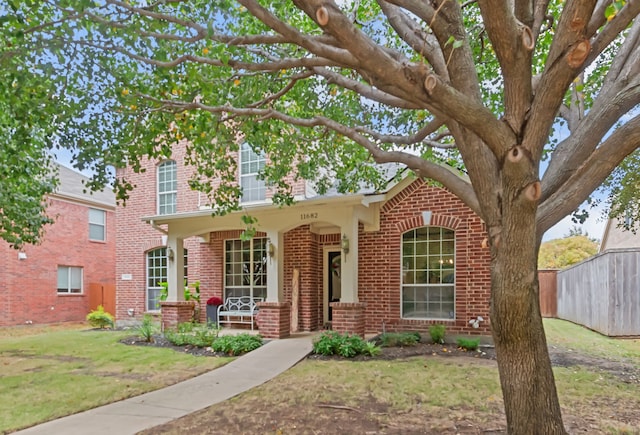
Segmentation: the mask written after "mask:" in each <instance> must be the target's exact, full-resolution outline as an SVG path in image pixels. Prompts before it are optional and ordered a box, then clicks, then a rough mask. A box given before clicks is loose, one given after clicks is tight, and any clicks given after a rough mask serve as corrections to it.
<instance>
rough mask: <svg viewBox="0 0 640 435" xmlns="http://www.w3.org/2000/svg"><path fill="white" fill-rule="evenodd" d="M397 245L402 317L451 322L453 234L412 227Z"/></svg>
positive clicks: (453, 317)
mask: <svg viewBox="0 0 640 435" xmlns="http://www.w3.org/2000/svg"><path fill="white" fill-rule="evenodd" d="M436 231H437V232H438V237H434V236H435V233H436ZM411 235H413V237H412V238H410V237H411ZM407 236H409V237H407ZM418 236H420V238H419V237H418ZM423 236H424V237H423ZM400 245H401V247H400V249H401V253H400V255H401V257H400V258H401V271H402V276H401V289H400V309H401V313H402V314H401V316H402V318H403V319H419V320H454V319H455V318H456V312H455V305H456V289H455V271H456V267H455V264H456V263H455V232H454V231H453V230H451V229H449V228H445V227H438V226H424V227H419V228H414V229H412V230H409V231H407V232H405V233H403V234H402V236H401V239H400ZM409 296H411V298H409ZM409 308H411V310H409Z"/></svg>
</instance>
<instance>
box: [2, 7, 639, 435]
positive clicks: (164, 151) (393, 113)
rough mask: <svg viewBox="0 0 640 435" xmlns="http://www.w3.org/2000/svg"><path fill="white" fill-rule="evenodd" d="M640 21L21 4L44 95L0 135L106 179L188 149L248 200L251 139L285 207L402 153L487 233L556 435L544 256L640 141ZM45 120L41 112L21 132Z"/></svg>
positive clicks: (521, 11)
mask: <svg viewBox="0 0 640 435" xmlns="http://www.w3.org/2000/svg"><path fill="white" fill-rule="evenodd" d="M639 12H640V1H637V0H633V1H625V0H586V1H583V0H568V1H550V0H529V1H521V0H516V1H514V2H508V1H497V0H478V1H473V0H472V1H465V2H460V1H453V0H434V1H429V2H425V1H416V0H377V1H374V0H343V1H339V2H333V1H331V0H293V1H291V2H278V1H276V2H274V1H265V0H238V1H237V2H236V1H231V0H218V1H214V2H211V1H202V0H158V1H153V0H152V1H138V0H122V1H121V0H101V1H97V0H96V1H93V0H48V1H46V2H38V1H34V0H27V1H22V2H19V1H17V0H9V1H6V2H5V3H4V6H3V7H2V9H0V23H1V24H0V29H1V30H0V32H1V34H0V36H2V37H3V38H2V42H0V44H1V45H0V59H1V64H0V66H1V67H2V68H3V70H5V69H6V72H3V80H4V79H6V80H13V79H15V78H16V77H18V76H21V75H22V74H24V78H25V80H28V82H27V83H25V84H23V85H22V84H20V83H19V82H18V83H19V85H20V86H19V87H18V89H20V90H21V94H22V95H25V94H28V95H32V88H33V90H34V91H35V93H33V96H32V98H36V102H37V103H39V104H35V105H34V104H29V103H27V105H26V106H22V107H16V110H19V111H20V113H22V115H21V116H18V117H15V116H12V117H10V119H8V121H7V120H6V119H5V121H4V122H5V124H7V123H8V127H7V126H6V125H5V124H3V126H2V128H3V129H4V130H3V137H4V136H9V137H10V141H15V140H18V141H21V140H25V141H26V143H28V144H29V147H28V148H30V149H32V150H35V151H34V152H36V154H35V156H40V155H42V153H43V151H44V150H45V149H46V148H47V147H51V146H52V145H53V146H60V147H66V148H69V149H70V150H72V151H73V153H74V157H75V161H76V163H77V164H78V165H79V166H80V167H89V168H91V169H92V170H94V171H95V173H96V180H95V181H96V185H100V184H103V183H104V182H106V181H107V179H108V178H107V177H108V175H107V172H106V171H105V168H106V167H108V166H109V165H116V166H121V165H124V164H127V165H130V166H132V167H133V168H134V169H139V164H138V163H139V162H140V159H142V158H144V157H152V158H154V157H162V156H169V155H170V154H171V147H172V145H173V144H175V143H177V142H178V141H180V140H183V139H186V140H187V141H188V142H187V143H188V152H189V156H190V157H189V162H190V163H191V164H192V165H193V166H194V167H196V168H197V174H196V176H195V177H194V179H193V180H192V181H191V185H192V187H194V188H197V189H200V190H202V191H204V192H207V193H208V194H210V196H211V201H215V202H216V203H218V204H220V203H225V204H228V205H229V206H230V207H232V208H233V207H238V202H237V200H238V197H239V190H238V187H237V185H235V184H234V180H235V174H236V165H235V162H234V161H233V159H229V158H228V157H227V156H228V153H229V151H230V150H231V151H234V150H237V149H238V146H239V144H238V139H239V138H242V140H243V141H246V142H247V143H249V144H251V146H253V147H254V148H255V149H256V150H259V151H262V152H265V153H266V154H268V155H269V156H270V164H269V165H268V166H267V167H266V168H265V171H264V174H263V175H264V177H265V179H266V180H267V181H268V182H270V183H271V184H272V185H274V186H276V187H277V188H278V192H279V195H277V196H276V198H275V199H276V200H277V201H281V202H284V203H287V202H289V201H290V200H291V196H290V195H289V186H287V184H286V181H285V177H284V175H285V174H287V173H289V172H291V171H292V170H293V172H294V173H295V174H296V176H298V177H302V178H305V179H310V180H313V181H315V182H316V183H317V185H318V188H319V190H320V191H321V192H322V191H324V190H326V189H327V188H328V187H329V186H330V185H331V184H332V183H333V181H334V179H337V180H338V184H339V186H338V187H339V189H340V190H341V191H344V192H349V191H353V190H356V189H357V188H358V186H359V185H360V183H362V182H363V181H366V182H368V183H371V184H373V185H381V184H382V183H383V182H384V181H386V180H385V177H386V174H385V173H380V172H379V171H378V168H379V164H382V163H391V162H393V163H398V164H400V165H402V166H406V167H408V168H409V169H411V170H412V171H414V172H415V174H416V175H417V176H419V177H424V178H429V179H431V180H433V181H434V182H437V183H439V184H441V185H443V186H445V187H446V188H447V189H449V190H450V191H451V192H453V193H454V194H455V195H457V196H458V197H459V198H460V199H461V200H462V201H463V202H464V203H465V204H467V205H468V206H469V207H470V208H471V209H473V210H474V211H475V212H476V213H477V214H478V215H479V216H480V217H481V218H482V219H483V220H484V222H485V224H486V227H487V242H488V243H487V244H488V246H489V249H490V250H491V258H492V260H491V261H492V313H491V325H492V330H493V336H494V340H495V342H496V349H497V352H498V361H499V367H500V373H501V382H502V387H503V392H504V395H505V407H506V414H507V420H508V423H509V428H510V431H512V432H515V433H528V432H533V430H534V428H536V430H542V432H547V433H554V432H558V433H561V432H562V431H563V429H562V425H561V417H560V408H559V405H558V402H557V398H556V393H555V387H554V385H553V374H552V372H551V369H550V362H549V359H548V353H547V350H546V345H545V339H544V332H543V330H542V323H541V319H540V315H539V307H537V300H536V298H535V295H536V294H537V292H536V291H535V287H536V285H537V283H536V281H535V279H534V276H535V269H536V259H537V253H538V246H539V244H540V240H541V238H542V234H543V233H544V232H545V231H546V230H547V229H549V228H550V227H551V226H553V225H554V224H555V223H557V222H558V221H559V220H560V219H562V218H563V217H564V216H566V215H567V214H569V213H571V212H572V211H573V210H575V209H576V208H577V207H578V206H579V205H580V204H582V203H583V202H584V201H585V199H586V198H587V197H588V196H589V195H590V194H591V192H593V191H594V189H596V188H597V187H598V186H599V185H600V184H601V183H602V182H603V181H605V179H607V177H608V176H609V175H610V174H611V173H612V172H613V171H614V170H615V168H616V167H618V166H619V165H620V164H621V162H623V161H624V159H625V158H626V157H627V156H629V155H631V154H632V153H633V152H634V151H635V150H637V149H638V147H639V145H640V113H639V111H638V104H639V103H640V49H639V47H640V20H639V19H638V13H639ZM7 41H8V42H7ZM12 78H13V79H12ZM7 83H9V82H7ZM5 87H6V86H5ZM3 95H5V96H4V97H3V98H5V102H6V101H9V102H10V101H12V100H11V99H13V98H17V97H16V95H17V94H11V93H9V94H3ZM6 95H9V97H6ZM38 95H40V96H41V97H37V96H38ZM7 98H9V99H7ZM26 101H28V100H26ZM0 104H1V103H0ZM35 108H37V110H34V109H35ZM30 111H33V112H35V113H34V115H38V116H42V117H43V118H42V119H39V120H37V122H36V121H28V122H27V121H23V120H24V119H25V118H24V114H25V113H27V112H30ZM36 117H37V116H36ZM45 120H49V121H50V123H48V124H47V122H46V121H45ZM21 126H22V127H25V126H26V132H27V134H26V136H30V137H25V138H24V139H19V136H17V132H19V130H20V128H21ZM23 136H25V135H23ZM40 136H44V139H38V137H40ZM542 162H545V163H544V165H545V166H546V170H544V171H542V169H541V168H542V166H541V164H542ZM623 169H624V168H623ZM629 169H631V170H633V169H634V168H633V167H630V168H629ZM11 170H13V169H11ZM11 177H14V178H15V175H13V174H12V175H11V176H10V178H11ZM36 178H37V177H36ZM212 179H222V180H224V181H226V182H225V183H223V184H222V186H221V188H219V189H212V188H211V183H210V181H211V180H212ZM115 186H116V189H117V190H118V192H119V194H120V196H121V197H126V190H127V189H128V188H131V187H132V186H130V185H129V184H128V182H127V180H115ZM32 193H36V194H37V193H39V192H32ZM3 201H4V200H3ZM8 204H9V203H8V202H6V203H5V202H3V203H2V204H0V205H1V206H2V208H3V212H4V213H8V212H9V211H11V209H10V208H9V207H8ZM20 213H22V211H20ZM5 220H6V219H5ZM516 367H517V369H516ZM521 379H527V382H521ZM543 405H544V406H543ZM541 422H544V423H541ZM540 424H542V425H543V426H544V427H542V429H540V427H538V426H536V425H540Z"/></svg>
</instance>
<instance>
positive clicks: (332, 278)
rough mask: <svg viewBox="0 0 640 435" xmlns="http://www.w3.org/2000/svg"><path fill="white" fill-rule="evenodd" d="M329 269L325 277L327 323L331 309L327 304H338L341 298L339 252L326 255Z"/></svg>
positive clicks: (340, 262) (340, 261)
mask: <svg viewBox="0 0 640 435" xmlns="http://www.w3.org/2000/svg"><path fill="white" fill-rule="evenodd" d="M328 262H329V267H328V268H327V269H328V276H327V290H328V291H327V301H326V303H327V306H328V307H329V310H328V313H329V321H331V307H330V306H329V303H331V302H340V298H341V296H342V291H341V281H340V274H341V272H342V270H341V269H342V267H341V264H342V260H341V257H340V251H330V252H329V255H328Z"/></svg>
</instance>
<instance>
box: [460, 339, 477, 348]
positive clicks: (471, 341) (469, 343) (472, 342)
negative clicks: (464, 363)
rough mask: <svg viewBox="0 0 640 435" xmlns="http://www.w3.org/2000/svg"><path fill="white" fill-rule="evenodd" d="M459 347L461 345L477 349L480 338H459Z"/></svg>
mask: <svg viewBox="0 0 640 435" xmlns="http://www.w3.org/2000/svg"><path fill="white" fill-rule="evenodd" d="M457 343H458V347H461V348H463V349H465V350H476V349H477V348H478V346H479V345H480V339H479V338H458V340H457Z"/></svg>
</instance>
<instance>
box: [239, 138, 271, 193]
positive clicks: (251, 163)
mask: <svg viewBox="0 0 640 435" xmlns="http://www.w3.org/2000/svg"><path fill="white" fill-rule="evenodd" d="M265 163H266V159H265V157H264V154H262V153H260V154H257V153H255V152H254V151H253V150H252V149H251V146H250V145H249V144H248V143H243V144H242V145H241V147H240V187H242V202H252V201H261V200H263V199H265V197H266V187H265V183H264V180H259V179H258V173H259V172H260V171H261V170H262V169H263V168H264V166H265Z"/></svg>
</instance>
